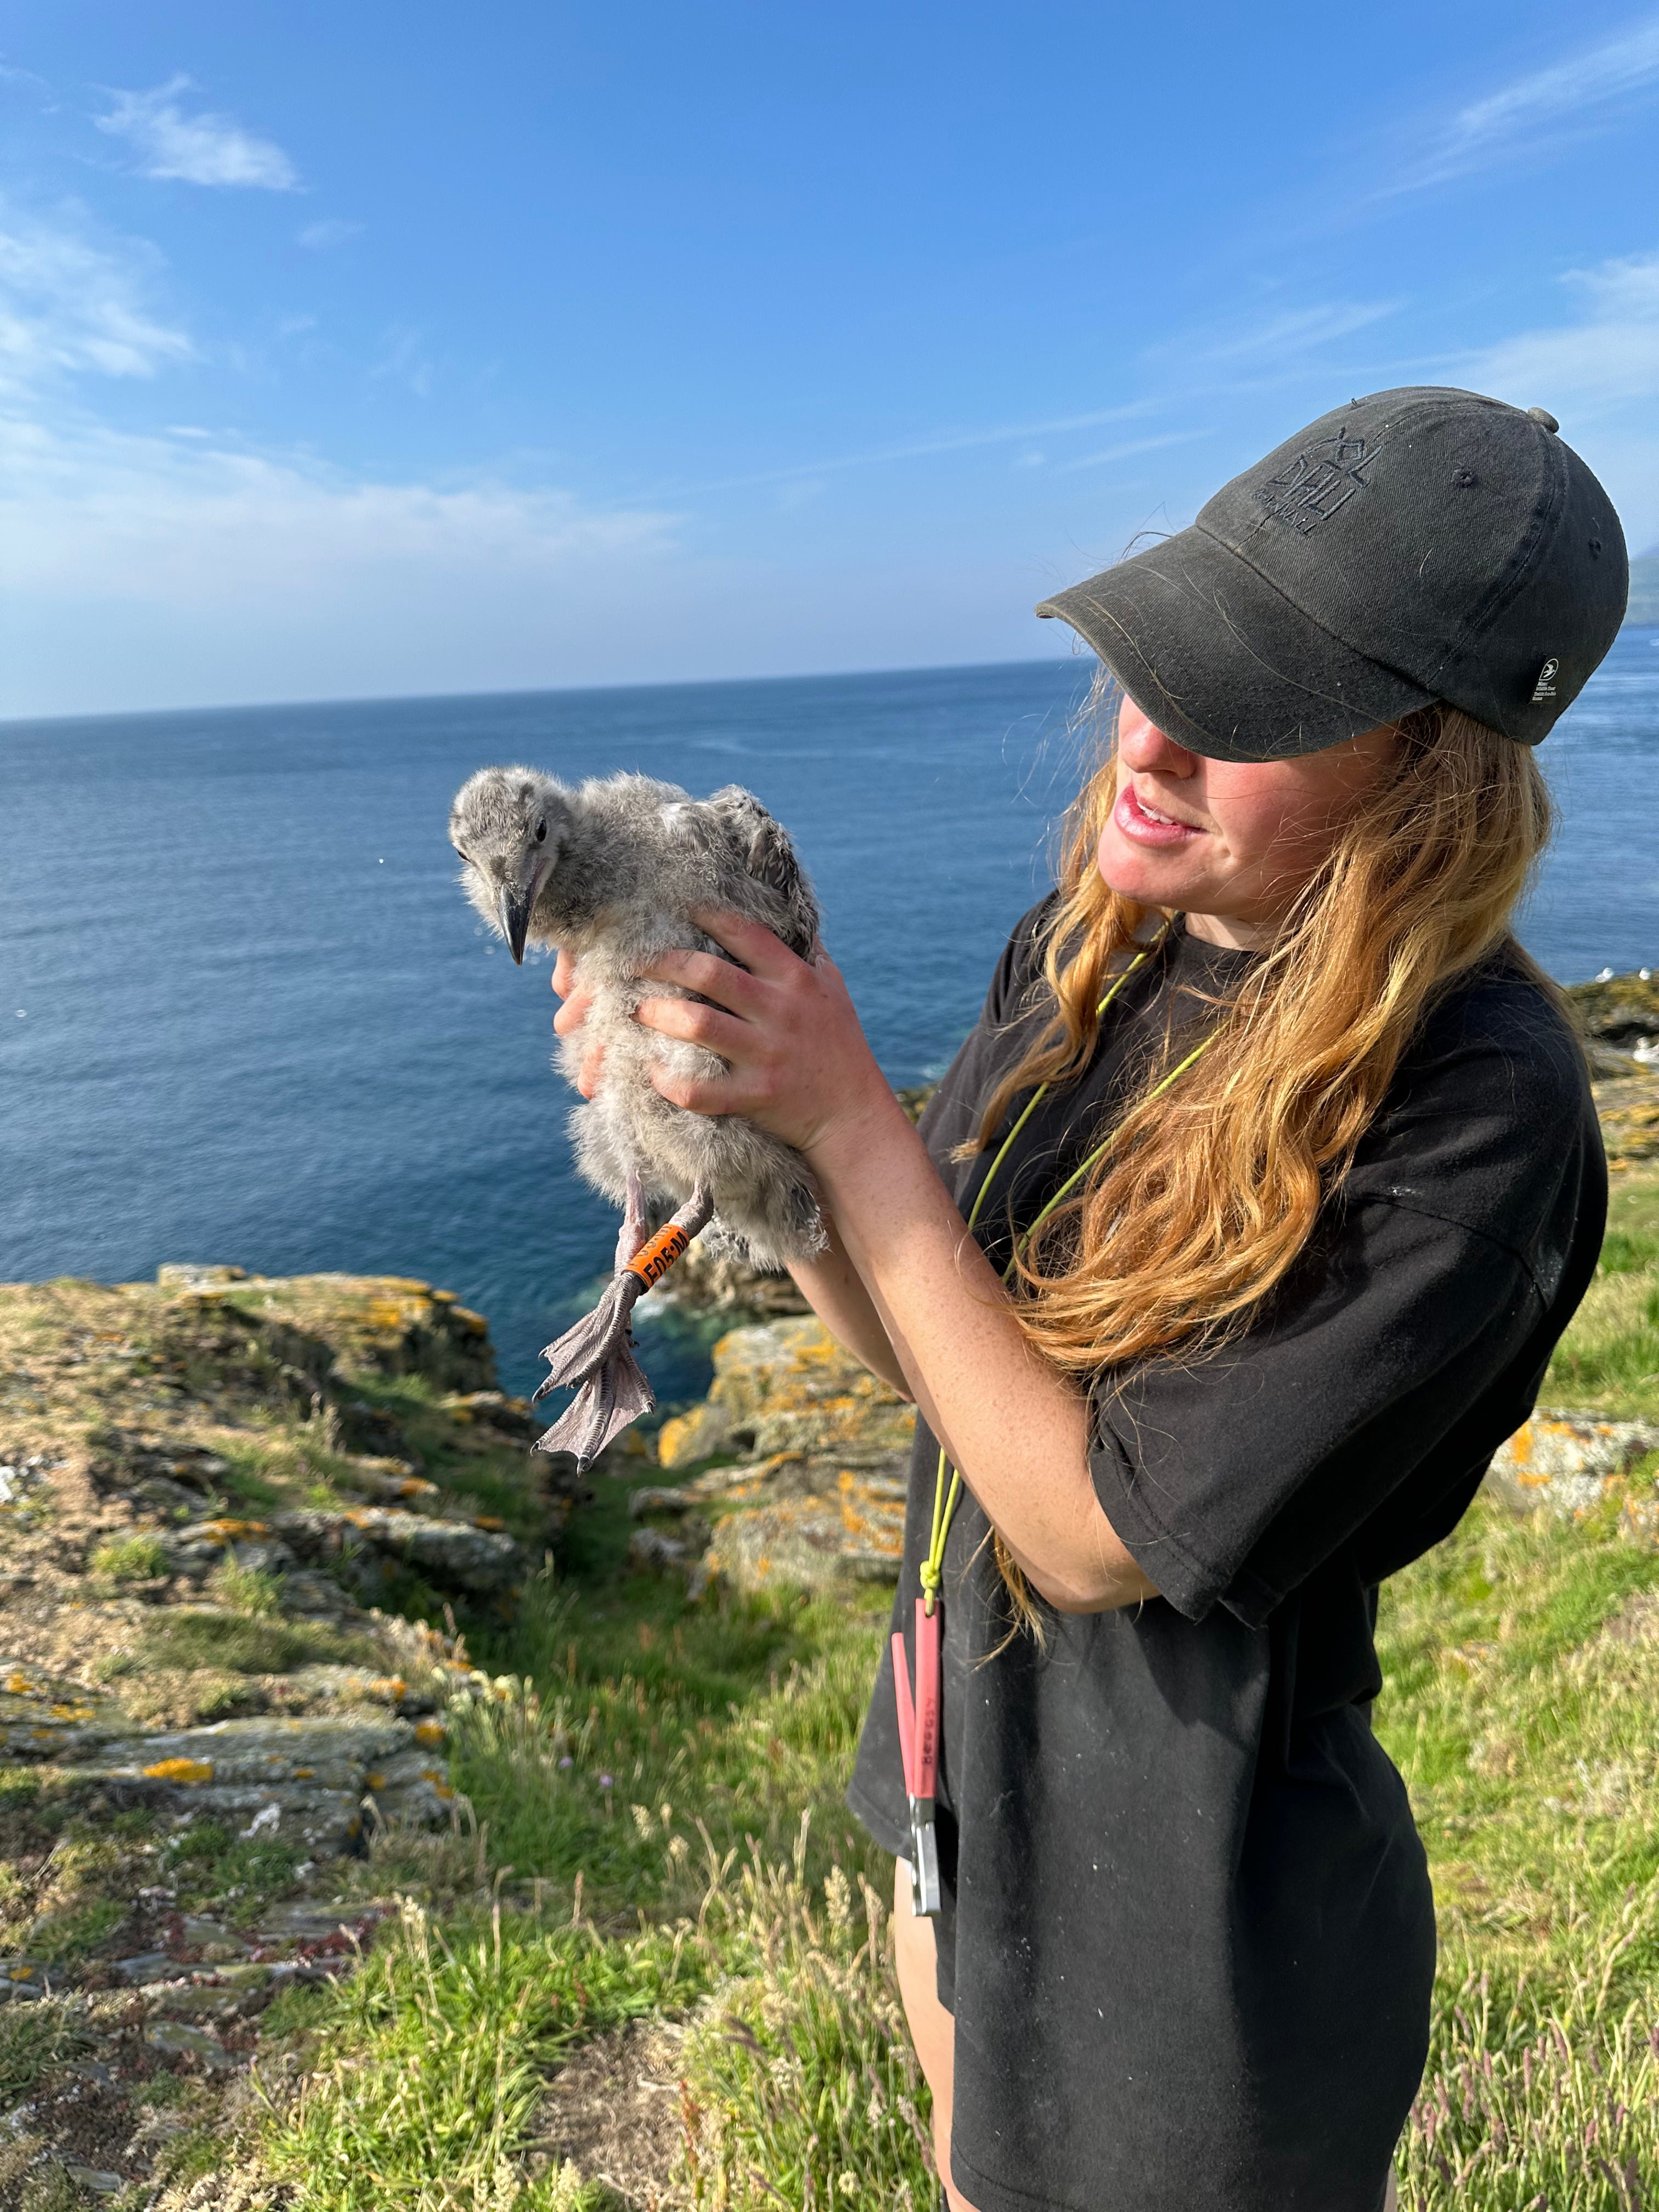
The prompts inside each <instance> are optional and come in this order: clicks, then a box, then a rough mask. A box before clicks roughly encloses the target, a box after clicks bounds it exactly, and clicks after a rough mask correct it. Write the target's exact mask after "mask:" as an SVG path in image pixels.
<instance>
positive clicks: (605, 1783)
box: [599, 1774, 616, 1790]
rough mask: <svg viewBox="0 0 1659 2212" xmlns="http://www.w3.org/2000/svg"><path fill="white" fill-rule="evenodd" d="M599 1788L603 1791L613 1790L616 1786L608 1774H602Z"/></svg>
mask: <svg viewBox="0 0 1659 2212" xmlns="http://www.w3.org/2000/svg"><path fill="white" fill-rule="evenodd" d="M599 1787H600V1789H601V1790H613V1789H614V1788H615V1787H616V1784H615V1783H613V1782H612V1780H611V1777H610V1776H609V1775H608V1774H602V1775H600V1777H599Z"/></svg>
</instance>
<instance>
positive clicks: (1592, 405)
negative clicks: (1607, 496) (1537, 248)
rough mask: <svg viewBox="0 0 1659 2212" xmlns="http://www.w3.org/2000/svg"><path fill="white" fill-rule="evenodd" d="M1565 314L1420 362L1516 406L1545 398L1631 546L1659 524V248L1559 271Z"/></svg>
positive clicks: (1649, 537) (1440, 376) (1638, 545)
mask: <svg viewBox="0 0 1659 2212" xmlns="http://www.w3.org/2000/svg"><path fill="white" fill-rule="evenodd" d="M1560 297H1561V306H1562V314H1561V318H1560V319H1559V321H1558V322H1555V323H1553V324H1548V325H1539V326H1537V327H1534V328H1533V329H1530V330H1522V331H1515V332H1513V333H1512V334H1511V335H1510V337H1506V338H1503V339H1500V340H1499V341H1498V343H1496V344H1493V345H1490V346H1486V347H1484V348H1482V349H1480V351H1478V352H1470V353H1465V354H1461V355H1457V356H1453V357H1452V358H1450V359H1444V358H1443V359H1441V360H1438V361H1435V362H1429V363H1425V364H1422V365H1421V366H1420V367H1419V368H1418V370H1417V372H1416V373H1417V374H1423V373H1424V370H1425V369H1426V370H1427V372H1428V373H1429V374H1431V376H1432V377H1433V379H1434V380H1435V381H1437V382H1439V381H1445V382H1447V383H1450V384H1461V385H1465V386H1470V387H1472V388H1473V389H1474V390H1475V391H1477V392H1491V393H1492V396H1493V398H1498V399H1507V400H1510V401H1511V402H1512V403H1513V404H1515V405H1516V406H1517V407H1534V406H1538V407H1547V408H1548V409H1549V410H1550V412H1551V413H1552V414H1553V415H1554V416H1556V417H1557V418H1558V419H1559V422H1560V424H1561V435H1563V437H1565V439H1566V440H1567V441H1568V442H1569V444H1571V446H1572V447H1575V448H1576V450H1577V452H1579V453H1583V456H1584V458H1585V459H1586V460H1587V461H1589V464H1590V465H1591V467H1592V468H1593V469H1594V470H1595V472H1596V474H1597V475H1598V476H1599V477H1601V481H1602V483H1604V484H1605V485H1606V486H1607V489H1608V491H1609V492H1610V493H1611V495H1613V501H1614V504H1615V505H1616V506H1617V507H1618V509H1619V512H1620V517H1621V518H1622V520H1623V522H1624V525H1625V531H1626V536H1627V537H1628V538H1629V539H1630V542H1631V545H1632V550H1641V549H1642V548H1643V547H1644V546H1647V545H1649V544H1651V543H1652V541H1653V538H1654V536H1655V533H1656V532H1659V431H1656V428H1655V423H1654V408H1653V402H1654V395H1655V393H1656V392H1659V251H1656V252H1651V253H1647V254H1633V255H1630V256H1628V257H1625V258H1620V259H1618V260H1613V261H1604V262H1602V263H1601V264H1600V265H1599V266H1598V267H1595V268H1592V269H1578V270H1570V271H1569V272H1568V273H1567V274H1566V275H1565V276H1564V277H1562V279H1561V280H1560Z"/></svg>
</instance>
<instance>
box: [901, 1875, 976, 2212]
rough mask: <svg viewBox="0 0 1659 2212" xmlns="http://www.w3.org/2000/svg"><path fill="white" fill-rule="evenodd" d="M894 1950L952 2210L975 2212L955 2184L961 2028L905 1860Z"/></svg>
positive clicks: (929, 1923) (936, 2155)
mask: <svg viewBox="0 0 1659 2212" xmlns="http://www.w3.org/2000/svg"><path fill="white" fill-rule="evenodd" d="M893 1948H894V1951H895V1953H896V1956H897V1960H898V1984H899V1995H900V1996H902V1998H903V2000H904V2017H905V2018H906V2020H907V2021H908V2022H909V2023H910V2040H911V2042H912V2043H914V2044H915V2046H916V2057H918V2058H919V2059H920V2060H921V2070H922V2072H923V2073H924V2074H925V2075H927V2087H929V2088H930V2089H931V2090H932V2091H933V2156H934V2158H935V2160H937V2161H938V2164H939V2179H940V2180H941V2181H942V2182H943V2183H944V2184H945V2197H946V2199H947V2201H948V2202H949V2203H950V2205H951V2212H975V2207H974V2206H973V2205H971V2204H970V2203H969V2202H968V2199H967V2198H966V2197H964V2196H963V2193H962V2191H960V2190H959V2189H957V2188H955V2187H953V2186H952V2185H951V2087H952V2082H953V2077H954V2074H955V2062H956V2028H955V2025H954V2023H953V2022H952V2021H951V2015H950V2014H949V2013H948V2012H946V2011H945V2007H944V2006H943V2005H942V2004H941V2003H940V2002H939V1983H938V1979H937V1976H936V1960H935V1955H934V1951H933V1922H932V1921H931V1920H929V1919H927V1918H926V1917H923V1916H920V1915H918V1914H916V1913H915V1912H913V1911H911V1910H910V1868H909V1863H908V1861H907V1860H904V1859H900V1860H898V1861H897V1863H896V1865H895V1866H894V1869H893Z"/></svg>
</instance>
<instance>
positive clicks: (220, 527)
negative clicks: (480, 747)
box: [0, 207, 684, 715]
mask: <svg viewBox="0 0 1659 2212" xmlns="http://www.w3.org/2000/svg"><path fill="white" fill-rule="evenodd" d="M157 261H158V257H156V256H155V253H154V252H153V250H152V249H150V248H149V247H148V246H144V245H143V244H142V243H140V242H137V241H134V240H109V239H100V238H98V237H96V236H94V234H92V232H91V230H90V228H89V225H88V221H87V219H86V218H85V217H84V216H82V214H81V213H80V211H79V210H69V211H67V212H63V213H60V214H59V215H58V216H56V217H55V218H49V217H42V216H27V217H24V216H19V215H17V214H16V213H15V211H12V210H6V209H4V208H3V207H0V594H3V596H4V599H5V601H6V604H7V605H8V608H9V612H10V617H11V623H10V627H9V651H8V653H7V654H6V656H5V658H4V661H3V664H0V715H3V714H22V713H29V712H38V711H43V710H46V709H49V708H52V707H55V706H59V705H62V704H63V703H64V702H65V698H66V695H67V696H68V698H69V699H70V702H72V703H77V704H83V705H85V706H86V707H87V708H88V709H95V708H101V707H107V708H120V707H124V706H129V705H132V704H134V703H145V702H148V703H152V704H161V703H166V702H168V701H170V700H172V701H180V700H193V701H196V702H207V701H210V700H212V699H214V698H216V697H220V698H223V697H236V696H240V697H246V696H250V694H251V693H252V695H253V696H260V695H261V694H263V696H268V697H280V696H285V695H287V694H289V693H290V692H291V691H292V690H293V688H294V679H293V674H292V670H293V666H294V661H293V653H294V650H295V640H296V639H303V640H304V641H305V659H306V665H307V671H308V675H309V681H310V682H311V684H313V686H314V688H315V689H317V690H321V691H324V692H345V691H350V690H386V689H388V688H393V689H396V688H402V689H415V690H418V689H423V688H434V689H445V688H466V687H467V686H469V685H471V686H475V687H476V686H487V685H488V684H490V683H491V682H499V681H502V680H504V678H503V673H502V671H508V670H510V671H513V672H514V673H515V674H517V675H519V676H520V679H521V680H522V679H523V678H525V677H526V676H527V677H528V678H530V680H534V678H535V677H536V676H537V675H538V674H540V675H541V676H543V678H546V677H547V676H549V675H550V674H551V673H552V672H553V671H556V669H557V667H558V665H559V663H560V658H561V655H568V656H571V657H573V658H574V657H576V656H579V655H580V654H581V653H583V652H585V651H586V650H587V641H588V640H589V639H590V638H591V637H592V635H594V634H595V632H596V630H597V629H599V628H601V627H602V626H603V624H604V623H605V621H606V620H607V619H608V618H609V616H610V612H611V611H614V609H615V608H617V606H619V605H634V604H637V600H638V595H639V594H640V593H641V592H642V591H645V592H648V591H649V589H650V587H651V585H652V582H653V580H658V581H659V585H660V588H661V589H662V590H663V591H664V592H665V594H666V595H667V596H668V597H670V598H671V596H672V593H673V592H674V590H675V589H676V588H677V579H678V578H679V577H680V576H681V575H682V574H683V573H684V556H683V555H682V553H681V550H680V547H679V543H678V533H679V529H680V523H681V517H680V516H679V515H678V513H674V512H671V511H669V510H668V509H667V508H666V507H662V506H656V505H653V506H647V505H644V504H638V505H635V506H631V507H623V506H618V505H614V504H613V505H609V506H606V505H603V504H599V503H597V502H592V501H587V500H585V499H582V498H580V497H578V496H577V495H574V493H571V492H568V491H566V490H563V489H558V488H549V487H546V486H533V485H526V484H524V483H513V482H509V481H503V480H501V479H499V478H493V477H487V476H483V475H480V476H478V477H475V478H473V479H471V480H470V481H459V482H458V481H448V482H444V483H430V482H424V481H419V480H416V481H404V482H398V481H389V480H385V479H380V478H376V477H372V476H369V475H367V474H364V473H362V472H353V471H348V470H343V469H331V468H329V467H327V466H325V465H323V464H321V463H319V461H317V460H316V459H315V458H314V457H312V456H309V455H307V454H304V453H292V452H285V451H275V450H270V449H266V448H261V447H258V446H256V445H253V444H252V443H251V442H250V441H244V440H241V439H239V438H238V437H237V436H235V435H234V434H227V433H226V432H224V431H222V430H217V429H210V428H205V427H204V426H203V425H201V424H199V423H193V422H189V421H187V420H186V421H181V422H177V423H175V424H174V425H173V427H172V428H170V429H169V430H167V431H164V432H161V433H159V434H156V435H147V434H141V433H135V432H132V431H131V430H127V429H125V428H118V427H116V426H115V425H113V424H112V423H111V422H107V421H106V420H103V419H100V415H99V412H98V410H97V405H96V393H97V389H98V386H99V383H100V380H102V379H104V378H106V377H154V376H157V375H158V374H163V373H165V372H166V371H167V370H168V369H169V368H174V367H176V366H178V365H179V364H182V363H184V362H188V361H190V360H191V359H192V358H193V356H194V352H195V349H194V348H193V347H192V344H191V339H190V337H189V335H188V334H187V333H186V332H185V331H182V330H179V329H176V328H173V327H171V326H170V325H168V324H167V323H166V322H165V321H163V320H162V319H161V318H160V317H159V316H158V315H157V314H156V313H155V312H154V310H153V309H152V307H150V306H149V302H148V293H149V287H150V284H151V282H152V280H153V277H154V275H155V268H156V265H157ZM93 608H95V609H96V610H97V613H96V618H95V620H94V621H93V622H92V623H91V627H90V635H92V637H93V638H94V642H95V649H94V650H93V651H91V652H86V651H84V650H83V651H82V652H81V653H80V655H79V659H78V661H77V660H76V655H75V641H76V639H77V638H78V639H80V640H81V641H82V645H83V646H84V643H85V641H86V639H87V637H88V634H89V632H88V622H89V617H88V610H89V609H93ZM514 655H516V656H517V658H516V659H514V658H513V656H514ZM538 656H545V658H540V657H538ZM71 668H72V670H73V672H72V674H71V675H70V677H69V678H68V681H67V683H66V680H65V671H66V670H70V669H71Z"/></svg>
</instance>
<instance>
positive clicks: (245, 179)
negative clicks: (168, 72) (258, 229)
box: [93, 76, 300, 192]
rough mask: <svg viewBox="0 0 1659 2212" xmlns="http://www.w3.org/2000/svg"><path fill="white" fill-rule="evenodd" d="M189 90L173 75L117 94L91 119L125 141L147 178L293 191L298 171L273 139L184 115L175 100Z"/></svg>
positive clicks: (225, 120)
mask: <svg viewBox="0 0 1659 2212" xmlns="http://www.w3.org/2000/svg"><path fill="white" fill-rule="evenodd" d="M193 89H195V88H194V87H193V86H192V84H191V80H190V79H189V78H188V77H187V76H175V77H170V78H169V79H168V80H167V83H165V84H159V85H157V86H156V87H155V89H154V90H153V91H150V92H120V91H117V92H115V93H113V94H112V97H113V99H114V102H115V105H114V106H112V108H111V109H110V111H109V112H108V113H107V114H106V115H98V116H94V118H93V120H94V122H95V123H96V124H97V125H98V128H99V129H100V131H107V132H108V133H109V135H110V137H112V138H125V140H126V141H127V143H128V144H129V145H131V147H132V149H133V150H134V151H135V153H136V154H137V156H138V167H139V169H140V170H141V172H142V173H143V175H145V176H147V177H172V178H177V179H180V180H182V182H184V183H185V184H187V185H243V186H251V187H252V188H254V189H256V190H258V191H268V192H295V191H299V189H300V178H299V173H298V172H297V171H296V170H295V167H294V164H293V162H292V161H289V157H288V155H286V154H285V153H284V152H283V149H282V148H281V147H280V146H278V145H277V144H276V143H275V142H274V141H273V140H271V139H270V138H258V137H255V136H254V134H253V133H252V131H245V130H244V129H243V128H242V126H241V125H240V123H238V122H236V121H235V119H234V118H233V117H231V116H228V115H213V114H210V113H209V112H207V110H205V109H202V110H200V111H198V112H197V113H196V114H194V115H187V114H186V113H185V111H184V109H183V107H182V106H180V105H179V94H181V93H185V92H190V91H192V90H193Z"/></svg>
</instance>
